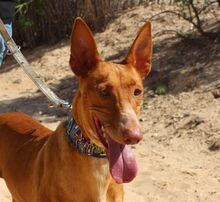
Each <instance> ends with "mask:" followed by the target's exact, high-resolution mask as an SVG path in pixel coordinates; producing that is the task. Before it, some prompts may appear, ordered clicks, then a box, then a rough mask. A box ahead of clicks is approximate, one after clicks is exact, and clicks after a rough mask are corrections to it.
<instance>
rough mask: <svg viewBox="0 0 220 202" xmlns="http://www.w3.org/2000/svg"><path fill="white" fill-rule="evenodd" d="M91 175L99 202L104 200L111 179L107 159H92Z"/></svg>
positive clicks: (104, 201)
mask: <svg viewBox="0 0 220 202" xmlns="http://www.w3.org/2000/svg"><path fill="white" fill-rule="evenodd" d="M92 167H93V169H92V175H93V176H94V179H95V181H96V185H95V186H96V188H97V193H98V198H97V199H98V200H97V201H99V202H106V194H107V189H108V186H109V183H110V180H111V177H110V173H109V164H108V161H107V160H101V161H100V159H94V161H93V162H92Z"/></svg>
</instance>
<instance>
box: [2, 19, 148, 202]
mask: <svg viewBox="0 0 220 202" xmlns="http://www.w3.org/2000/svg"><path fill="white" fill-rule="evenodd" d="M151 53H152V41H151V25H150V23H149V22H146V24H145V25H144V26H143V27H142V28H141V30H140V32H139V34H138V36H137V38H136V39H135V41H134V43H133V45H132V47H131V49H130V52H129V53H128V56H127V57H126V59H125V60H124V61H123V62H122V63H119V64H116V63H113V62H104V61H103V60H102V59H101V57H100V55H99V54H98V51H97V48H96V44H95V41H94V38H93V36H92V33H91V31H90V30H89V28H88V27H87V25H86V24H85V23H84V22H83V21H82V20H81V19H80V18H77V19H76V21H75V24H74V26H73V31H72V36H71V56H70V66H71V68H72V70H73V72H74V73H75V75H76V76H77V77H78V79H79V83H80V85H79V90H78V92H77V93H76V96H75V99H74V101H73V110H72V116H73V117H74V119H75V121H76V123H77V125H78V126H79V127H80V129H81V131H82V134H83V136H84V137H83V141H85V142H86V143H88V142H92V143H94V144H95V146H94V145H93V146H94V148H95V150H96V149H97V148H98V149H97V150H96V151H98V155H101V153H99V150H102V152H103V151H104V150H105V151H106V153H107V157H106V158H99V157H100V156H99V157H94V156H89V155H87V153H86V152H87V151H86V152H85V153H82V152H80V151H78V150H79V148H77V147H76V146H75V147H74V145H73V144H72V143H71V141H70V140H69V139H68V138H67V135H66V133H67V123H66V122H63V123H61V124H60V125H59V126H58V128H57V129H56V131H54V132H53V131H51V130H49V129H47V128H45V127H44V126H42V125H41V124H40V123H38V122H37V121H35V120H34V119H32V118H31V117H29V116H28V115H25V114H23V113H7V114H3V115H0V176H1V177H3V178H4V179H5V181H6V183H7V186H8V188H9V190H10V192H11V194H12V197H13V201H14V202H106V201H107V202H122V201H123V186H122V183H124V182H129V181H131V180H132V179H133V178H134V177H135V176H136V174H137V166H136V162H135V158H134V155H133V153H132V150H131V147H130V145H131V144H136V143H137V142H139V141H140V140H141V139H142V138H143V135H142V133H141V130H140V125H139V122H138V115H139V113H140V108H141V106H140V105H141V102H142V99H143V92H144V87H143V84H142V80H143V79H144V78H145V76H146V75H147V74H148V73H149V71H150V68H151ZM74 135H75V133H73V137H74ZM68 140H69V141H68ZM80 141H81V140H80ZM87 141H88V142H87ZM75 143H76V142H75ZM86 145H87V144H86ZM102 148H104V149H102ZM87 149H88V148H87ZM93 154H94V152H93V153H90V155H93Z"/></svg>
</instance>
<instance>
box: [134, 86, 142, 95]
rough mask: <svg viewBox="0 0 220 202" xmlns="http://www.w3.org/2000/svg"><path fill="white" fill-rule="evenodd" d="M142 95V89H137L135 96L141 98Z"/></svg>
mask: <svg viewBox="0 0 220 202" xmlns="http://www.w3.org/2000/svg"><path fill="white" fill-rule="evenodd" d="M141 93H142V90H141V89H138V88H136V89H135V90H134V96H139V95H141Z"/></svg>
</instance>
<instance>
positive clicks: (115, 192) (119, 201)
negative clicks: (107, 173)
mask: <svg viewBox="0 0 220 202" xmlns="http://www.w3.org/2000/svg"><path fill="white" fill-rule="evenodd" d="M106 199H107V200H106V202H123V201H124V190H123V185H122V184H117V183H116V182H114V181H113V180H112V181H111V183H110V184H109V187H108V190H107V197H106Z"/></svg>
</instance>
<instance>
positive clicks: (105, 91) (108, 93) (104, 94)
mask: <svg viewBox="0 0 220 202" xmlns="http://www.w3.org/2000/svg"><path fill="white" fill-rule="evenodd" d="M100 94H101V95H102V96H103V97H107V96H110V95H111V93H110V91H109V89H107V88H105V89H103V90H101V91H100Z"/></svg>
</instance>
